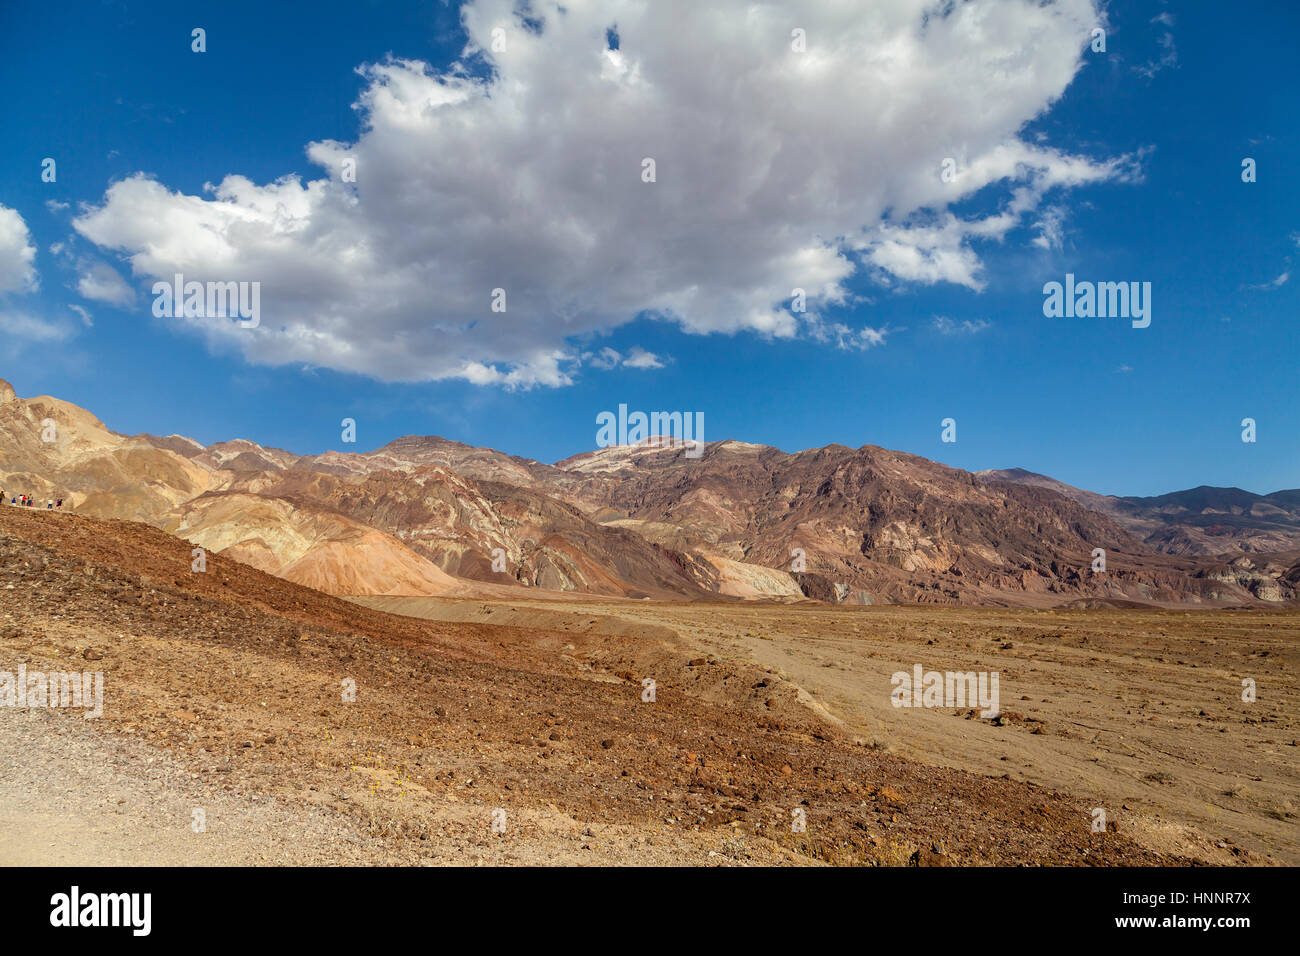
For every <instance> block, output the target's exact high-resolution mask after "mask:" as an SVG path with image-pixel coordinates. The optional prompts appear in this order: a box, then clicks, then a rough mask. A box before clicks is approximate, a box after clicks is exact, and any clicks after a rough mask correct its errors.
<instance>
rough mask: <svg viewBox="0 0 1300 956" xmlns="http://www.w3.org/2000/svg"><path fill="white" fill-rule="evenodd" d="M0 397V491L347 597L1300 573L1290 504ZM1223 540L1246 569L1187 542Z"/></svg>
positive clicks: (1225, 580) (992, 592)
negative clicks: (160, 415) (140, 429)
mask: <svg viewBox="0 0 1300 956" xmlns="http://www.w3.org/2000/svg"><path fill="white" fill-rule="evenodd" d="M0 399H3V401H2V402H0V485H2V486H3V487H5V488H6V489H8V488H10V487H13V488H16V489H17V490H19V491H23V492H26V493H29V494H34V495H37V496H43V497H60V496H62V497H65V498H67V499H68V500H69V502H70V504H71V505H72V506H73V507H74V508H75V509H76V510H78V511H80V512H82V513H86V514H89V515H93V516H99V517H112V518H125V519H130V520H139V521H145V522H148V523H150V524H153V525H154V526H156V527H159V528H163V529H165V530H167V531H169V532H171V533H173V534H176V535H178V536H180V537H182V538H185V539H187V540H189V541H191V542H193V543H194V544H196V545H198V546H200V547H203V548H205V549H207V550H209V551H212V552H219V553H223V554H225V555H227V556H229V557H233V558H236V559H238V560H240V561H242V562H244V563H246V564H250V565H252V566H254V567H257V568H259V569H261V570H264V571H267V572H269V573H272V574H275V575H278V576H281V577H284V578H286V579H288V580H290V581H294V582H297V583H301V584H306V585H309V586H311V587H314V588H318V589H320V590H324V591H328V592H331V593H335V594H369V595H402V594H414V595H433V594H448V593H458V594H471V593H475V591H474V589H475V588H480V589H482V588H511V589H517V588H523V587H530V588H542V589H546V590H548V591H552V592H569V593H589V594H600V595H607V596H614V597H623V598H632V599H636V598H647V597H649V598H656V599H691V600H702V599H709V598H713V599H719V598H722V599H725V598H741V599H754V598H762V599H769V600H803V599H809V598H811V599H814V600H821V601H829V602H834V603H863V604H870V603H892V602H909V603H956V604H962V603H998V604H1007V603H1010V604H1027V605H1031V606H1049V605H1054V604H1062V603H1068V602H1070V601H1078V600H1103V601H1139V602H1144V603H1167V604H1177V603H1184V602H1193V603H1201V602H1211V603H1225V604H1241V603H1252V602H1255V601H1259V600H1264V601H1269V602H1276V601H1286V600H1292V599H1294V597H1295V593H1296V584H1297V580H1296V579H1297V577H1300V575H1298V574H1297V573H1296V561H1295V555H1293V554H1290V552H1293V551H1300V529H1297V540H1294V541H1293V540H1292V539H1291V538H1290V537H1287V535H1286V533H1284V531H1283V530H1279V529H1285V528H1286V527H1288V526H1289V525H1288V522H1290V521H1293V520H1295V518H1296V512H1297V505H1298V504H1300V502H1298V501H1297V499H1300V493H1297V492H1292V493H1289V494H1290V495H1292V496H1293V497H1292V498H1291V499H1287V498H1286V497H1285V496H1286V494H1288V493H1280V494H1278V495H1273V496H1268V497H1267V498H1263V497H1261V496H1254V495H1248V494H1247V493H1245V492H1236V495H1237V496H1238V497H1236V498H1232V497H1230V496H1229V497H1226V498H1223V499H1222V500H1220V498H1219V497H1215V496H1214V495H1211V494H1209V493H1210V492H1213V491H1215V489H1196V490H1195V491H1192V492H1180V493H1177V494H1175V495H1168V496H1164V497H1163V498H1159V499H1121V498H1109V497H1107V496H1101V495H1094V494H1092V493H1090V492H1085V491H1081V490H1079V489H1073V488H1071V487H1070V486H1068V485H1063V484H1061V483H1059V482H1054V481H1053V480H1052V479H1050V478H1046V477H1045V476H1040V475H1034V474H1032V473H1029V472H1023V471H1020V470H1015V471H1011V472H989V473H982V474H980V475H976V474H972V473H970V472H966V471H962V470H961V469H956V468H949V467H947V466H945V465H941V464H938V463H937V462H933V461H929V460H928V459H925V458H921V457H919V456H916V455H908V454H904V453H901V452H894V451H889V450H888V449H884V448H879V447H877V446H873V445H866V446H863V447H862V448H858V449H853V448H848V447H846V446H843V445H830V446H827V447H825V448H817V449H810V450H808V451H803V452H798V453H796V454H788V453H786V452H783V451H780V450H779V449H776V448H770V447H767V446H762V445H754V444H747V443H744V442H738V441H720V442H713V443H710V444H707V445H704V446H702V447H696V446H687V445H683V444H680V443H675V442H672V441H667V440H652V441H648V442H645V443H642V444H638V445H634V446H616V447H612V448H605V449H600V450H598V451H595V452H589V453H586V454H582V455H577V456H575V457H573V458H569V459H566V460H565V461H561V462H558V463H556V464H555V465H547V464H543V463H541V462H537V461H533V460H531V459H527V458H520V457H516V456H511V455H507V454H504V453H501V452H497V451H493V450H491V449H482V448H474V447H472V446H469V445H464V444H461V443H459V442H454V441H449V440H447V439H443V438H437V437H430V436H408V437H406V438H401V439H398V440H396V441H393V442H390V443H388V444H387V445H385V446H383V447H382V448H378V449H375V450H374V451H370V452H335V451H330V452H325V453H323V454H319V455H296V454H294V453H292V452H289V451H285V450H283V449H276V448H269V447H264V446H262V445H259V444H257V443H255V442H252V441H248V440H245V439H235V440H231V441H224V442H218V443H215V444H212V445H207V446H205V445H202V444H201V443H199V442H196V441H194V440H192V439H189V438H186V437H184V436H180V435H170V436H166V437H157V436H153V435H140V436H135V437H128V436H124V435H120V434H118V433H116V432H113V431H111V430H109V429H108V428H107V427H106V426H105V425H104V424H103V423H101V422H100V421H99V420H98V419H97V418H95V417H94V416H93V415H91V414H90V413H89V412H86V411H84V410H83V409H80V408H78V407H77V406H75V405H71V404H69V403H66V402H61V401H59V400H58V399H53V398H48V397H41V398H35V399H20V398H18V397H17V396H15V395H14V394H13V390H12V389H11V388H10V387H9V386H8V385H7V383H0ZM50 422H53V424H54V430H53V432H51V431H50V430H49V427H48V426H49V423H50ZM51 435H53V440H45V439H46V438H49V437H50V436H51ZM1202 492H1203V494H1202ZM1288 508H1290V509H1291V510H1287V509H1288ZM1234 509H1235V510H1234ZM1214 516H1217V517H1214ZM1216 521H1217V523H1215V522H1216ZM1220 526H1228V527H1232V528H1235V529H1237V532H1238V534H1237V536H1236V537H1233V536H1231V535H1220V538H1221V539H1222V540H1225V541H1226V540H1232V541H1238V540H1241V541H1249V543H1251V544H1252V545H1255V546H1254V547H1251V548H1250V549H1249V550H1251V551H1252V555H1251V556H1250V557H1246V556H1244V555H1242V554H1241V552H1242V551H1243V550H1247V549H1246V548H1237V549H1235V550H1233V552H1232V553H1230V554H1225V553H1219V552H1214V554H1215V556H1214V557H1213V558H1210V557H1201V555H1208V554H1210V553H1211V552H1210V551H1208V550H1204V549H1201V550H1198V549H1197V548H1196V547H1191V546H1188V547H1179V546H1175V545H1174V544H1173V543H1172V542H1173V540H1174V538H1175V537H1176V536H1177V535H1178V534H1181V535H1183V536H1184V537H1185V538H1188V539H1192V538H1195V539H1196V540H1198V541H1200V540H1202V539H1205V540H1208V539H1210V538H1212V537H1214V536H1215V535H1216V534H1217V533H1218V531H1217V529H1218V528H1220ZM1270 535H1274V537H1270ZM1198 536H1199V537H1198ZM1269 542H1274V543H1276V544H1278V545H1280V546H1279V547H1275V548H1265V547H1264V545H1265V544H1267V543H1269ZM1162 545H1164V546H1162ZM1097 549H1101V550H1104V551H1105V553H1106V570H1105V572H1104V573H1101V574H1098V573H1094V572H1093V571H1092V562H1093V555H1094V553H1095V551H1096V550H1097ZM1277 552H1286V553H1281V554H1279V553H1277ZM521 593H522V592H521Z"/></svg>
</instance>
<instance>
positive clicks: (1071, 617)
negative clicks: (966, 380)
mask: <svg viewBox="0 0 1300 956" xmlns="http://www.w3.org/2000/svg"><path fill="white" fill-rule="evenodd" d="M361 600H363V601H364V602H365V603H366V604H368V605H370V606H372V607H379V608H383V609H385V610H390V611H395V612H398V613H405V614H414V615H417V616H425V617H430V618H435V619H440V620H458V621H459V620H464V621H480V622H488V621H491V622H492V623H495V624H502V623H509V624H512V625H517V626H523V627H552V628H561V629H565V628H572V629H577V630H588V629H591V628H592V625H590V624H588V622H589V621H591V620H592V619H593V618H606V617H608V618H614V619H616V621H618V622H626V627H627V629H628V633H634V630H635V628H636V627H639V626H645V625H659V626H663V627H667V628H669V629H671V630H672V631H673V632H674V633H675V634H676V635H679V636H680V638H681V639H682V640H683V641H684V642H686V643H688V644H689V645H691V646H693V647H696V648H698V649H699V650H700V652H701V653H707V654H712V655H716V656H717V657H718V658H719V659H721V660H723V661H727V662H739V661H743V662H748V663H752V664H754V665H757V666H759V667H761V668H763V669H766V670H770V671H772V672H773V673H774V674H776V675H778V676H779V677H781V678H782V679H784V680H789V681H792V682H793V683H794V684H796V685H797V686H798V687H799V688H800V689H801V690H802V691H805V692H806V697H805V701H806V703H807V704H808V706H809V707H810V708H811V709H812V710H814V711H815V712H816V713H819V714H824V715H826V716H827V717H828V718H829V719H830V720H832V721H834V722H835V723H837V724H839V725H840V726H842V727H843V728H844V729H845V731H847V732H848V733H849V734H851V735H852V736H854V737H855V738H857V739H859V740H862V741H866V742H868V743H870V745H872V746H878V747H882V748H884V749H886V750H887V751H889V752H892V753H897V754H900V755H903V756H905V757H909V758H914V759H916V760H920V761H923V762H927V763H933V764H937V765H941V766H947V767H955V768H960V769H963V770H969V771H973V772H975V773H980V774H991V775H997V776H1001V775H1002V774H1009V775H1010V776H1011V777H1012V778H1013V779H1016V780H1026V781H1031V782H1033V783H1036V784H1039V785H1041V786H1044V787H1050V788H1055V789H1060V790H1065V791H1067V792H1069V793H1071V794H1074V795H1076V796H1078V797H1080V798H1083V799H1085V800H1087V801H1090V805H1092V806H1097V807H1102V808H1104V809H1105V810H1106V812H1107V816H1108V817H1110V818H1111V819H1113V820H1117V821H1118V826H1119V828H1121V830H1122V831H1126V832H1129V833H1130V834H1132V835H1133V836H1134V837H1135V839H1137V840H1139V842H1142V843H1143V844H1146V845H1149V846H1151V847H1153V848H1157V849H1160V850H1163V851H1167V852H1185V853H1188V854H1189V855H1198V853H1200V852H1205V853H1206V854H1207V856H1208V858H1210V859H1214V860H1216V861H1219V862H1230V861H1231V856H1230V855H1229V854H1227V853H1225V852H1224V849H1223V848H1222V847H1218V846H1216V845H1215V844H1217V843H1218V842H1219V841H1217V840H1215V841H1213V842H1212V843H1211V847H1212V849H1210V850H1207V848H1206V844H1205V842H1204V841H1202V840H1200V839H1198V838H1197V837H1196V836H1195V835H1194V834H1193V833H1192V832H1191V831H1190V830H1189V829H1188V827H1190V828H1193V829H1195V830H1199V831H1200V832H1201V833H1203V834H1206V835H1211V836H1226V837H1229V838H1231V839H1232V840H1233V841H1234V842H1235V843H1236V844H1237V845H1239V846H1243V847H1247V848H1249V849H1250V850H1252V851H1255V852H1258V853H1261V854H1267V855H1271V856H1273V857H1274V858H1275V859H1277V860H1279V861H1285V862H1287V863H1290V864H1292V865H1294V864H1296V863H1297V862H1300V845H1298V844H1300V839H1298V836H1300V835H1298V834H1297V816H1296V810H1297V804H1300V759H1298V758H1300V750H1297V743H1298V740H1297V738H1300V725H1298V722H1297V714H1300V681H1298V680H1297V664H1298V663H1300V641H1298V639H1300V619H1298V618H1297V615H1296V614H1295V613H1287V612H1256V611H1223V610H1220V611H1183V610H1170V611H1160V610H1115V609H1104V610H1021V609H1014V610H1012V609H987V608H962V609H934V608H919V607H876V608H862V607H857V608H855V607H839V608H833V607H825V606H816V605H811V604H804V605H796V606H790V605H787V606H782V605H770V604H769V605H752V604H733V605H727V606H720V605H717V604H663V603H653V604H652V603H650V602H630V601H623V602H617V603H615V602H606V603H601V602H591V603H589V604H585V605H581V606H576V607H575V606H571V605H569V604H565V605H564V606H563V608H562V609H557V608H556V606H555V605H554V604H553V603H550V604H548V603H547V602H531V603H521V602H513V603H510V604H505V605H503V604H500V603H487V602H473V601H451V600H445V599H439V598H365V599H361ZM587 615H590V616H587ZM604 627H605V628H607V629H610V630H614V629H617V628H621V627H622V625H621V624H614V623H612V622H611V623H607V624H605V625H604ZM918 663H919V664H922V665H923V666H924V667H925V669H926V670H940V671H946V670H957V671H969V670H988V671H997V672H998V673H999V674H1000V689H1001V705H1002V710H1003V712H1004V719H1003V722H1002V726H994V724H993V723H992V722H990V721H987V720H979V719H971V718H970V717H969V716H968V712H966V711H956V710H954V709H924V708H895V707H893V706H892V704H891V702H890V692H891V689H892V687H891V684H890V675H891V674H893V673H894V672H895V671H900V670H902V671H908V672H911V671H912V668H913V666H914V665H915V664H918ZM700 670H701V671H703V670H704V669H700ZM695 676H696V675H694V674H693V675H692V677H695ZM1245 678H1251V679H1253V680H1254V681H1255V683H1256V687H1257V693H1258V697H1257V700H1256V701H1255V702H1254V703H1245V702H1243V701H1242V699H1241V697H1242V695H1241V690H1242V680H1243V679H1245ZM1214 849H1217V850H1218V851H1219V852H1218V853H1214V852H1213V850H1214Z"/></svg>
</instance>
